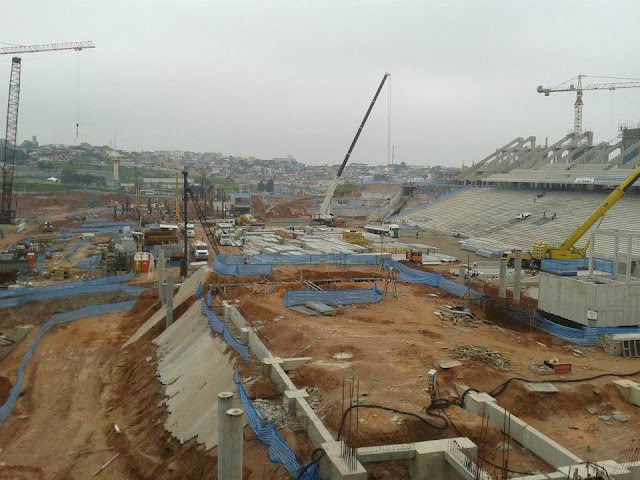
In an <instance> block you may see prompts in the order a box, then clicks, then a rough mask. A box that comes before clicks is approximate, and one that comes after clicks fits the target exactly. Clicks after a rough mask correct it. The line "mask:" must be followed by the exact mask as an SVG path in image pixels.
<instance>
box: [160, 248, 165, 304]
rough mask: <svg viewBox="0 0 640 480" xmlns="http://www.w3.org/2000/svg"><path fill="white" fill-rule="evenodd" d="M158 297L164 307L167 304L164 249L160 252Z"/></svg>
mask: <svg viewBox="0 0 640 480" xmlns="http://www.w3.org/2000/svg"><path fill="white" fill-rule="evenodd" d="M158 297H159V298H160V302H161V303H162V305H164V304H165V303H167V299H166V298H165V295H164V248H161V249H160V251H159V252H158Z"/></svg>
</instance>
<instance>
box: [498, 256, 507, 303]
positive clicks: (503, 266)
mask: <svg viewBox="0 0 640 480" xmlns="http://www.w3.org/2000/svg"><path fill="white" fill-rule="evenodd" d="M498 297H500V298H507V260H506V259H505V258H502V259H500V286H499V287H498Z"/></svg>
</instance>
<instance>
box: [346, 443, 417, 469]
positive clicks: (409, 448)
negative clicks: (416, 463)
mask: <svg viewBox="0 0 640 480" xmlns="http://www.w3.org/2000/svg"><path fill="white" fill-rule="evenodd" d="M357 455H358V460H359V461H360V462H361V463H365V464H366V463H377V462H390V461H393V460H413V459H414V458H416V447H415V445H414V444H413V443H404V444H396V445H381V446H379V447H360V448H359V449H358V453H357Z"/></svg>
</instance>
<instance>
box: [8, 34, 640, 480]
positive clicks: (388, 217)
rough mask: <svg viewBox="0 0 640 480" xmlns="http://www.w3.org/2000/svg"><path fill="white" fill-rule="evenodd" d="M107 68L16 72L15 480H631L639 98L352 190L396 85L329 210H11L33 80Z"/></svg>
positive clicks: (205, 205) (11, 329)
mask: <svg viewBox="0 0 640 480" xmlns="http://www.w3.org/2000/svg"><path fill="white" fill-rule="evenodd" d="M93 48H95V45H94V44H93V42H76V43H67V44H47V45H31V46H8V47H2V48H0V55H2V54H10V55H13V58H12V62H11V74H10V85H9V103H8V115H7V123H6V135H5V143H4V157H3V159H4V160H3V171H2V175H3V176H2V196H1V206H0V228H1V231H2V236H1V238H0V250H1V253H0V287H1V288H0V479H24V480H27V479H85V478H99V479H105V480H108V479H114V480H115V479H152V478H153V479H219V480H280V479H305V480H315V479H322V480H341V479H348V480H364V479H372V480H395V479H412V480H423V479H424V480H426V479H438V480H440V479H445V480H447V479H451V480H456V479H469V480H471V479H474V480H490V479H496V480H497V479H507V478H510V479H523V480H524V479H528V480H542V479H563V478H567V479H573V480H577V479H582V480H586V479H593V480H596V479H600V480H604V479H607V480H614V479H615V480H639V479H640V217H639V216H638V215H637V213H633V214H630V212H637V211H638V208H639V207H640V185H638V184H636V181H637V180H638V178H640V155H639V152H640V142H639V141H638V140H640V128H632V127H624V128H621V129H620V135H619V137H618V138H617V139H616V140H615V141H612V142H606V143H599V144H596V143H594V141H593V132H591V131H583V126H582V95H583V91H588V90H600V89H609V90H611V89H621V88H636V87H638V86H640V83H639V82H637V81H629V80H624V81H619V80H615V79H614V80H610V81H609V82H608V83H588V82H589V80H588V78H587V77H585V76H583V75H579V76H578V77H577V83H576V84H571V86H560V87H556V88H553V89H549V88H543V87H538V92H539V93H541V94H544V95H545V96H548V95H549V94H551V93H554V94H555V93H558V92H569V93H571V94H572V95H574V94H575V95H576V100H575V105H574V107H575V111H574V125H573V127H574V128H573V131H572V132H571V133H568V134H567V135H566V136H564V137H563V138H561V139H560V140H558V141H557V142H555V143H549V142H548V141H545V142H544V145H541V144H540V143H539V142H537V140H536V137H535V136H527V137H518V138H516V139H514V140H512V141H510V142H508V143H507V144H504V145H502V146H500V147H498V148H496V150H495V152H493V153H491V154H489V155H487V156H485V157H484V158H483V160H482V161H480V162H477V163H474V164H473V165H471V166H467V167H464V168H463V169H461V170H460V171H459V172H458V174H457V176H456V177H455V178H453V179H451V181H450V182H447V183H446V184H444V183H437V182H425V183H419V182H410V181H402V182H393V183H392V182H391V181H389V182H388V183H386V184H385V183H379V182H378V183H376V182H373V181H372V182H369V183H363V184H359V185H355V186H354V187H353V188H350V189H349V190H348V191H343V192H340V191H339V190H337V189H339V187H340V186H341V185H344V183H345V182H344V177H343V173H344V172H345V170H346V169H347V168H348V167H349V166H350V164H349V160H350V157H351V155H352V153H353V152H354V149H355V148H356V146H357V144H358V140H359V137H360V135H361V133H363V132H366V128H365V127H366V125H367V121H368V119H369V116H370V114H371V113H372V112H373V111H374V108H375V107H376V103H377V102H378V101H379V100H378V97H379V95H380V94H381V92H383V91H384V90H383V89H384V88H385V85H387V86H388V84H386V82H388V81H389V77H390V74H389V73H385V74H384V75H383V76H382V79H381V80H380V82H379V83H378V84H377V89H376V90H375V92H374V95H373V98H372V99H371V102H370V103H369V104H368V105H367V107H368V108H367V109H366V110H365V114H364V116H363V117H361V123H360V124H359V125H358V128H357V130H356V133H355V136H353V137H350V139H351V143H350V144H348V145H349V146H348V149H347V151H346V155H345V156H344V159H343V160H342V163H340V164H339V166H337V167H338V168H337V169H336V171H335V172H334V171H333V170H332V171H331V172H332V173H331V175H332V177H331V179H330V181H329V182H328V188H327V189H326V192H325V194H324V195H311V194H293V195H284V194H283V195H281V196H275V195H273V196H269V195H265V194H264V193H261V194H257V193H256V194H253V193H251V192H232V193H230V194H229V195H226V194H225V192H224V191H223V192H222V195H221V198H219V199H218V198H216V199H212V198H211V196H210V195H208V193H207V188H206V185H205V184H206V181H205V178H204V174H202V177H201V178H202V180H199V183H198V179H199V176H198V173H197V172H194V171H192V172H189V171H188V170H187V168H186V167H184V168H183V169H182V170H176V171H172V172H171V175H170V176H169V177H166V178H163V179H161V180H162V181H163V182H164V183H166V184H167V185H169V186H170V188H167V189H166V191H164V192H163V194H161V195H160V194H156V193H155V192H154V191H152V190H149V189H144V188H143V183H144V182H143V181H141V180H140V181H139V179H138V172H137V170H135V182H134V183H133V184H132V185H131V186H130V187H127V188H129V190H127V189H126V188H125V187H124V186H122V185H121V184H120V183H124V182H120V180H121V178H120V170H119V169H120V160H119V158H115V159H112V161H111V163H110V164H109V166H108V168H109V169H112V174H111V173H110V174H111V175H112V178H113V180H114V182H116V184H117V186H118V190H117V191H114V192H101V193H100V192H95V191H58V192H50V193H42V192H40V193H39V192H30V193H24V192H23V193H22V194H20V195H18V192H17V190H16V188H15V187H14V167H15V160H16V152H17V150H19V148H18V146H17V140H16V139H17V129H18V110H19V97H20V81H21V80H20V78H21V65H22V58H21V57H22V56H23V55H25V54H29V53H38V52H40V53H41V52H49V53H52V52H58V51H64V50H71V51H75V52H80V51H83V50H85V49H93ZM359 114H361V113H360V112H359ZM77 126H78V124H76V127H77ZM364 134H366V133H364ZM174 178H175V181H174ZM156 180H157V179H156ZM145 191H146V193H145ZM167 192H168V193H167ZM18 198H19V202H18ZM225 202H227V203H229V204H230V205H231V209H230V210H229V211H228V210H226V209H225Z"/></svg>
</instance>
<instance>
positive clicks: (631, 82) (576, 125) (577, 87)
mask: <svg viewBox="0 0 640 480" xmlns="http://www.w3.org/2000/svg"><path fill="white" fill-rule="evenodd" d="M585 78H599V79H607V80H628V81H625V82H619V81H609V82H604V83H589V84H586V85H583V80H584V79H585ZM573 80H577V82H576V83H575V84H573V83H569V82H571V81H573ZM567 84H568V85H567ZM638 87H640V79H637V78H621V77H597V76H594V75H582V74H580V75H578V76H577V77H573V78H572V79H570V80H567V81H566V82H563V83H561V84H560V85H557V86H555V87H552V88H545V87H543V86H542V85H539V86H538V89H537V90H538V93H544V96H545V97H548V96H549V94H550V93H558V92H576V101H575V103H574V104H573V106H574V116H573V135H574V136H575V137H578V136H579V135H582V107H583V106H584V103H583V102H582V92H584V91H585V90H611V91H613V90H617V89H619V88H638Z"/></svg>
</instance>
